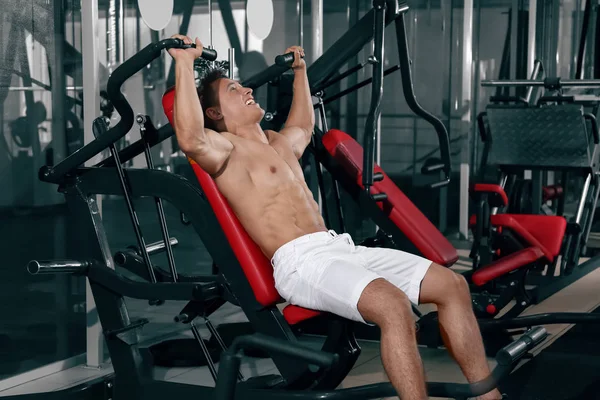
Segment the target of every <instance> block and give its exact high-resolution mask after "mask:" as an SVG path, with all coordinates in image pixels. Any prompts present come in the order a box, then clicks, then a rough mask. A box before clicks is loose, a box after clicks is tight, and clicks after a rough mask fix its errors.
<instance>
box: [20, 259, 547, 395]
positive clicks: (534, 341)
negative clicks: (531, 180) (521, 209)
mask: <svg viewBox="0 0 600 400" xmlns="http://www.w3.org/2000/svg"><path fill="white" fill-rule="evenodd" d="M28 270H29V272H30V273H32V274H38V273H43V274H52V273H71V274H77V275H85V276H87V278H88V280H89V282H90V287H91V289H92V293H93V295H94V299H95V301H96V307H97V309H98V315H99V318H100V322H101V324H102V327H103V329H104V335H105V338H106V344H107V347H108V350H109V353H110V356H111V360H112V364H113V366H114V370H115V374H114V388H113V393H112V398H113V399H115V400H124V399H130V398H137V397H141V398H144V399H163V398H165V397H166V396H178V397H184V396H190V398H197V397H202V398H211V399H215V400H228V399H234V398H239V399H287V398H289V399H307V400H308V399H322V398H327V399H344V400H350V399H357V400H358V399H369V398H373V399H374V398H380V397H382V396H395V395H397V393H396V392H395V390H394V388H393V387H392V384H391V383H390V382H383V383H378V384H372V385H365V386H360V387H354V388H350V389H342V390H323V388H320V387H318V386H311V387H306V388H294V387H292V386H290V385H289V382H285V381H281V380H278V379H277V377H263V379H262V380H260V381H258V380H257V381H246V382H240V383H238V382H237V379H236V376H237V372H238V371H237V370H238V369H239V365H240V362H241V354H240V350H241V349H243V348H247V347H255V348H263V349H266V350H267V351H268V352H269V354H270V355H271V357H272V358H273V359H276V358H277V357H278V356H283V355H285V356H286V357H287V358H288V359H290V360H294V361H295V362H296V363H298V362H300V363H302V364H305V363H306V364H313V365H317V366H319V368H320V369H332V368H334V367H335V366H336V365H337V364H339V363H343V361H344V360H339V359H338V357H337V353H330V352H327V351H323V352H319V351H314V350H312V349H309V348H305V347H303V346H301V345H299V344H298V343H294V342H293V341H292V342H290V341H287V340H281V339H276V338H274V337H272V336H270V335H268V334H267V335H253V336H250V337H248V336H243V337H239V338H237V339H236V340H235V341H234V344H233V345H232V346H231V348H230V349H229V350H228V351H227V352H226V353H224V354H223V355H222V357H221V367H220V370H219V378H218V379H217V383H216V387H214V388H213V387H206V386H200V385H191V384H181V383H173V382H165V381H156V380H154V379H153V378H152V374H151V369H150V368H149V365H148V361H147V360H146V359H145V358H144V356H143V352H142V351H140V350H141V349H140V347H139V339H138V337H139V336H138V335H139V330H140V329H142V327H143V326H144V325H145V323H147V321H146V320H143V319H142V320H138V321H132V320H131V319H130V318H129V316H128V313H127V308H126V306H125V301H124V298H123V297H124V296H127V297H130V298H136V299H146V300H150V299H159V300H162V301H166V300H191V301H203V300H204V299H206V298H207V297H208V296H207V295H206V293H205V291H204V286H203V285H200V284H196V283H189V284H184V283H177V284H168V283H167V284H165V283H139V282H134V281H131V280H128V279H127V278H124V277H122V276H120V275H119V274H117V273H116V272H115V271H114V270H112V269H111V268H109V267H108V266H106V265H105V264H104V263H103V262H98V261H95V260H90V261H54V262H37V261H32V262H31V263H30V264H29V265H28ZM546 336H547V333H546V330H545V329H544V328H541V327H538V328H534V329H532V330H530V331H528V332H527V333H525V334H524V335H523V337H521V338H519V339H518V340H516V341H514V342H512V343H510V344H509V345H507V346H505V347H504V348H503V349H501V350H500V351H499V352H498V353H497V356H496V360H497V362H498V366H497V367H496V368H495V369H494V371H493V372H492V374H491V375H489V376H488V377H487V378H485V379H483V380H481V381H479V382H476V383H473V384H457V383H438V382H428V383H427V390H428V393H429V395H431V396H440V397H454V398H461V399H463V398H464V399H466V398H468V397H472V396H478V395H481V394H484V393H487V392H489V391H490V390H492V389H493V388H494V387H496V386H497V384H498V382H500V381H501V380H502V379H503V378H505V377H506V376H507V375H508V373H510V371H511V370H512V368H513V366H514V365H515V364H516V361H518V360H519V359H520V358H521V357H523V356H524V355H525V354H526V353H527V352H528V351H529V350H531V349H532V348H534V347H535V346H537V345H538V344H539V343H541V342H542V341H543V340H544V339H545V338H546ZM325 375H327V374H325ZM266 378H270V379H266ZM257 382H258V383H257ZM335 386H337V385H335ZM111 388H112V386H111ZM298 389H310V390H298ZM332 389H333V388H332ZM140 394H141V396H140Z"/></svg>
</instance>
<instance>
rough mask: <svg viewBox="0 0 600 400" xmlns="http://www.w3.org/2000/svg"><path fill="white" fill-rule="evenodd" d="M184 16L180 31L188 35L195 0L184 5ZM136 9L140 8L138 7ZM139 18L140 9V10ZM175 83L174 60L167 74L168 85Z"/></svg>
mask: <svg viewBox="0 0 600 400" xmlns="http://www.w3.org/2000/svg"><path fill="white" fill-rule="evenodd" d="M182 8H183V11H182V18H181V25H179V31H178V32H179V33H180V34H182V35H187V34H188V30H189V28H190V20H191V18H192V12H193V11H194V0H188V1H187V2H186V3H185V5H183V6H182ZM136 9H138V10H139V8H138V7H136ZM138 18H139V11H138ZM211 27H212V24H210V25H209V29H211ZM137 51H140V46H138V47H137V49H136V52H137ZM174 85H175V62H174V61H173V60H172V61H171V65H170V67H169V74H168V76H167V85H166V86H167V87H171V86H174Z"/></svg>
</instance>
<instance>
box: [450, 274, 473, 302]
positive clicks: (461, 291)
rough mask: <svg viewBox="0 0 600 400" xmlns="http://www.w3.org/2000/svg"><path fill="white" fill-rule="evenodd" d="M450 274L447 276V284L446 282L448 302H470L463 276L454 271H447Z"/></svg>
mask: <svg viewBox="0 0 600 400" xmlns="http://www.w3.org/2000/svg"><path fill="white" fill-rule="evenodd" d="M448 271H449V272H451V274H449V276H450V278H449V282H448V286H447V287H448V292H447V296H448V298H449V300H454V301H457V300H458V301H469V302H470V301H471V292H470V290H469V284H468V283H467V280H466V279H465V277H464V276H462V275H461V274H457V273H456V272H454V271H451V270H448Z"/></svg>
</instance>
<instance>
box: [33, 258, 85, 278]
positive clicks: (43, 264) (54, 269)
mask: <svg viewBox="0 0 600 400" xmlns="http://www.w3.org/2000/svg"><path fill="white" fill-rule="evenodd" d="M88 266H89V263H87V262H85V261H72V260H53V261H36V260H31V261H29V263H28V264H27V271H28V272H29V273H30V274H31V275H43V274H75V273H81V272H84V271H85V269H86V268H87V267H88Z"/></svg>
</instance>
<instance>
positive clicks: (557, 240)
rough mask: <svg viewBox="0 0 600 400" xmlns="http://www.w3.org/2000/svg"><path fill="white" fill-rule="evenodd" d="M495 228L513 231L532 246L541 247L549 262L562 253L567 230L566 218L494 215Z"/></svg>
mask: <svg viewBox="0 0 600 400" xmlns="http://www.w3.org/2000/svg"><path fill="white" fill-rule="evenodd" d="M491 223H492V225H494V226H504V227H506V228H509V229H511V230H512V231H514V232H515V233H516V234H517V235H519V236H520V237H521V238H522V239H524V240H525V241H527V243H529V244H530V245H532V246H536V247H539V248H540V249H541V250H542V251H543V252H544V255H545V257H546V258H547V259H548V261H552V260H554V258H555V257H556V256H557V255H558V254H559V253H560V249H561V246H562V242H563V238H564V236H565V231H566V228H567V220H566V219H565V218H564V217H555V216H551V215H530V214H498V215H492V218H491Z"/></svg>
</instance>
